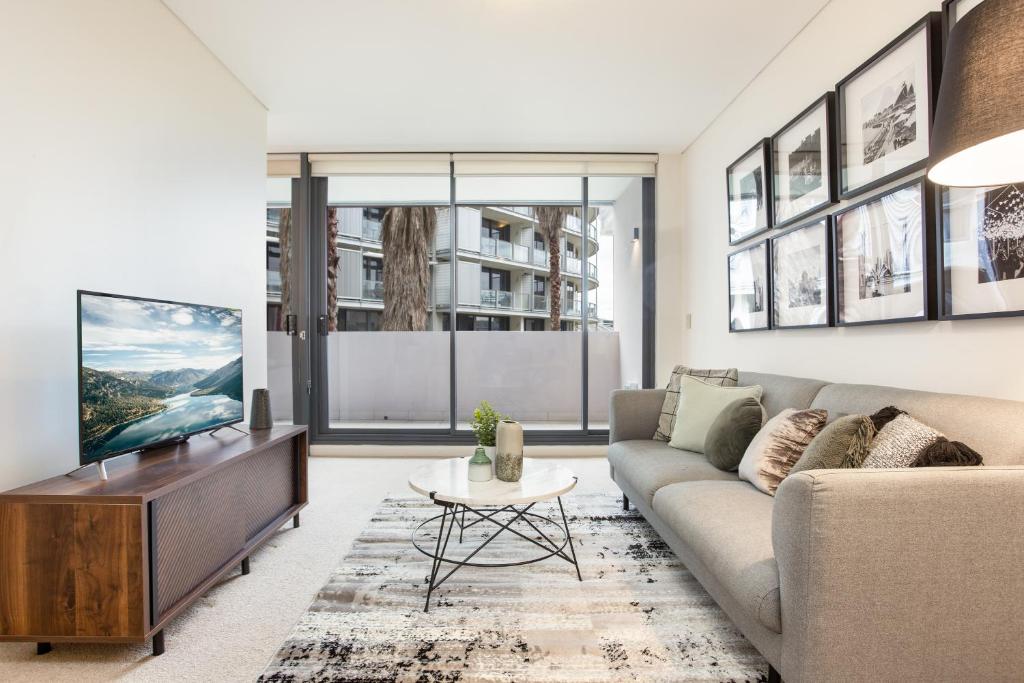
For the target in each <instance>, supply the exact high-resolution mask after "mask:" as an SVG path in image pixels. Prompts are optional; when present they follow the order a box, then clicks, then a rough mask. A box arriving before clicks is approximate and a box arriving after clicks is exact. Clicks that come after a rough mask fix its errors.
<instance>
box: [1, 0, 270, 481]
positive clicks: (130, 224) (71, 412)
mask: <svg viewBox="0 0 1024 683" xmlns="http://www.w3.org/2000/svg"><path fill="white" fill-rule="evenodd" d="M0 65H2V66H0V117H2V125H0V149H2V154H3V163H2V164H0V206H2V207H3V214H2V215H3V218H2V219H0V253H2V254H3V257H4V264H3V267H4V280H5V288H6V292H5V295H4V309H3V314H2V315H0V434H3V435H4V439H3V445H2V446H0V490H4V489H7V488H10V487H13V486H17V485H21V484H25V483H28V482H30V481H32V480H35V479H38V478H41V477H45V476H51V475H56V474H60V473H62V472H66V471H68V470H70V469H72V468H73V467H75V466H76V465H77V464H78V444H77V433H78V421H77V389H76V387H77V384H76V381H77V380H76V368H77V360H76V351H75V349H76V332H75V329H76V327H75V326H76V310H75V290H76V289H79V288H81V289H92V290H100V291H108V292H117V293H125V294H133V295H139V296H146V297H157V298H165V299H174V300H182V301H189V302H196V303H208V304H214V305H224V306H235V307H241V308H242V309H243V316H244V317H243V321H244V332H243V335H244V340H243V342H244V349H245V379H246V395H247V396H248V394H249V390H250V389H251V388H252V387H259V386H265V383H266V373H267V370H266V367H267V365H266V332H265V331H264V330H265V327H266V318H265V315H266V313H265V293H264V279H265V272H264V254H263V249H264V215H263V211H264V195H265V189H266V184H265V170H266V165H265V157H264V154H265V149H266V112H265V110H264V109H263V107H262V105H260V104H259V102H257V101H256V100H255V99H254V98H253V97H252V96H251V95H250V94H249V92H248V91H247V90H246V89H245V88H244V87H243V86H242V85H241V84H240V83H239V82H238V81H237V80H236V79H235V78H234V77H233V76H232V75H231V74H230V73H229V72H228V71H227V70H226V69H225V68H224V67H223V66H222V65H221V64H220V63H219V62H218V61H217V60H216V59H215V58H214V57H213V56H212V55H211V54H210V53H209V52H208V51H207V49H206V48H205V47H204V46H203V45H202V44H201V43H200V42H199V41H198V40H197V39H196V38H195V37H194V36H193V35H192V34H191V33H190V32H189V31H188V29H186V28H185V27H184V26H183V25H182V24H181V23H180V22H179V21H178V20H177V19H176V18H175V17H174V15H173V14H171V12H170V11H168V10H167V9H166V8H165V7H164V6H163V5H162V4H161V3H160V2H158V1H157V0H94V1H92V2H88V3H85V2H76V1H75V0H67V1H64V2H60V1H56V0H33V2H5V3H4V9H3V21H2V23H0Z"/></svg>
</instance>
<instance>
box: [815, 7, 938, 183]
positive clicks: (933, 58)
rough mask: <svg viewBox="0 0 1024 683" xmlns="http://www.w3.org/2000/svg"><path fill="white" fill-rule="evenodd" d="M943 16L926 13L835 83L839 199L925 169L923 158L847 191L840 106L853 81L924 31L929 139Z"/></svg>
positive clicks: (935, 94) (844, 141)
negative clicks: (847, 88) (846, 90)
mask: <svg viewBox="0 0 1024 683" xmlns="http://www.w3.org/2000/svg"><path fill="white" fill-rule="evenodd" d="M942 25H943V21H942V13H941V12H929V13H928V14H926V15H924V16H923V17H922V18H921V19H918V20H917V21H916V22H914V24H913V25H912V26H910V28H908V29H907V30H905V31H904V32H903V33H901V34H900V35H899V36H897V37H896V38H895V39H894V40H892V41H891V42H890V43H889V44H888V45H886V46H885V47H883V48H882V49H881V50H879V51H878V52H876V53H875V54H874V55H872V56H871V57H870V58H869V59H868V60H867V61H865V62H864V63H863V64H861V65H860V66H858V67H857V68H856V69H854V70H853V71H852V72H850V73H849V74H848V75H847V76H846V77H845V78H843V79H842V80H841V81H839V82H838V83H836V89H835V94H836V111H837V121H836V124H837V138H836V147H837V152H838V154H837V158H838V176H839V199H840V200H845V199H851V198H853V197H858V196H861V195H863V194H866V193H868V192H871V191H873V190H877V189H878V188H880V187H882V186H883V185H887V184H888V183H891V182H893V181H894V180H896V179H898V178H900V177H902V176H905V175H909V174H911V173H914V172H915V171H919V170H921V169H923V168H925V167H926V166H927V165H928V155H927V154H926V155H925V156H924V157H923V158H922V159H919V160H918V161H915V162H913V163H910V164H907V165H906V166H902V167H900V168H898V169H896V170H894V171H892V172H890V173H887V174H886V175H884V176H882V177H879V178H875V179H874V180H871V181H869V182H866V183H864V184H863V185H859V186H857V187H855V188H853V189H850V188H848V187H847V182H846V111H845V109H846V108H845V106H844V102H843V99H844V98H843V92H844V89H845V88H846V87H847V86H848V85H849V84H850V83H851V82H852V81H853V80H855V79H856V78H858V77H859V76H861V75H863V74H864V73H866V72H868V71H870V70H871V69H872V68H873V67H874V66H875V65H876V64H877V63H878V62H879V61H881V60H882V59H884V58H885V57H887V56H888V55H889V54H890V53H892V52H893V51H894V50H896V49H897V48H898V47H900V46H901V45H902V44H903V43H904V42H906V41H907V40H909V39H910V38H912V37H913V36H915V35H917V33H918V32H920V31H922V30H924V32H925V52H926V58H927V65H926V67H927V68H926V72H927V79H928V84H927V85H928V93H927V96H926V97H925V102H926V103H927V105H928V116H927V117H926V120H927V122H928V136H927V138H928V139H929V140H930V138H931V128H932V122H933V120H934V118H935V106H936V103H937V101H938V97H939V77H940V76H941V73H942V56H943V50H944V49H945V40H944V39H943V36H942Z"/></svg>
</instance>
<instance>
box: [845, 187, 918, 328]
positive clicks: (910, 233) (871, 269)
mask: <svg viewBox="0 0 1024 683" xmlns="http://www.w3.org/2000/svg"><path fill="white" fill-rule="evenodd" d="M930 197H931V186H930V185H929V184H928V183H927V181H926V180H925V178H923V177H922V178H916V179H914V180H912V181H910V182H909V183H905V184H903V185H900V186H898V187H896V188H893V189H890V190H886V191H884V192H882V193H881V194H879V195H876V196H874V197H871V198H869V199H866V200H864V201H863V202H861V203H859V204H856V205H854V206H851V207H849V208H846V209H843V210H842V211H839V212H837V213H836V214H835V215H834V217H833V219H832V220H833V226H832V233H833V234H832V244H833V245H834V249H833V252H834V259H835V262H834V263H833V271H834V273H835V275H834V282H833V290H834V291H835V315H836V321H835V324H836V325H869V324H873V323H894V322H909V321H913V320H927V319H928V318H929V317H931V313H932V306H931V301H932V298H931V292H932V291H934V290H933V287H932V286H931V285H932V282H931V268H930V264H929V258H928V254H929V251H928V249H929V246H930V232H931V231H930V230H929V229H928V226H931V225H934V218H935V212H934V207H933V206H932V205H931V202H930Z"/></svg>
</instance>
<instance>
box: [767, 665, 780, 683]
mask: <svg viewBox="0 0 1024 683" xmlns="http://www.w3.org/2000/svg"><path fill="white" fill-rule="evenodd" d="M768 683H782V676H780V675H779V672H778V671H776V670H775V667H774V666H772V665H771V664H769V665H768Z"/></svg>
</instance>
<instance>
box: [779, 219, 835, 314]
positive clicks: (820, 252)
mask: <svg viewBox="0 0 1024 683" xmlns="http://www.w3.org/2000/svg"><path fill="white" fill-rule="evenodd" d="M829 239H830V235H829V221H828V218H827V217H825V218H822V219H820V220H817V221H814V222H813V223H809V224H807V225H802V226H798V227H796V228H793V229H791V230H789V231H788V232H785V233H783V234H781V235H778V236H776V237H774V238H772V258H771V261H772V287H773V295H772V307H773V308H772V327H773V328H776V329H779V328H787V327H788V328H796V327H826V326H828V324H829V323H830V316H829V308H830V307H829V300H830V296H829V278H828V267H829V266H828V264H829V259H830V257H831V254H830V251H829Z"/></svg>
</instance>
